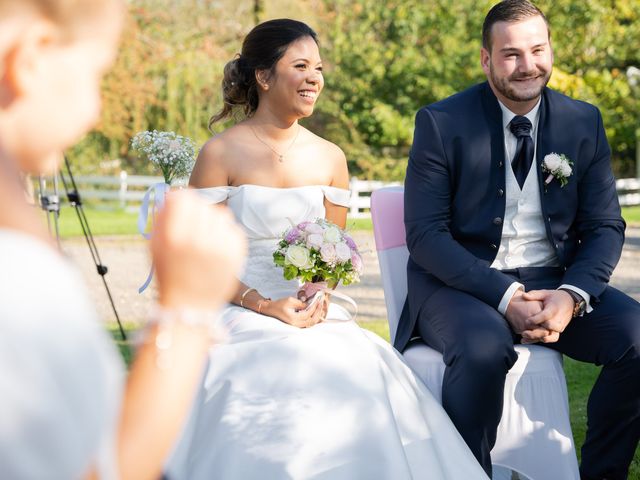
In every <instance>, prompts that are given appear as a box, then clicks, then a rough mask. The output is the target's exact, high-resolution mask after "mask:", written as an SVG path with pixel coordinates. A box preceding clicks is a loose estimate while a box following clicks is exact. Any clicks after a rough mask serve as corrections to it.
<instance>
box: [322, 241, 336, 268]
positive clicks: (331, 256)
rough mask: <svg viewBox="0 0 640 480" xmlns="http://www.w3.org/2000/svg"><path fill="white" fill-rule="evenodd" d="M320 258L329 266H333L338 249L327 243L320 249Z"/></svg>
mask: <svg viewBox="0 0 640 480" xmlns="http://www.w3.org/2000/svg"><path fill="white" fill-rule="evenodd" d="M320 256H321V257H322V260H323V261H325V262H326V263H328V264H333V263H335V261H336V247H335V246H334V245H333V244H332V243H325V244H324V245H323V246H322V248H321V249H320Z"/></svg>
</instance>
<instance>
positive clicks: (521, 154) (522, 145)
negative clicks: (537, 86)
mask: <svg viewBox="0 0 640 480" xmlns="http://www.w3.org/2000/svg"><path fill="white" fill-rule="evenodd" d="M509 129H510V130H511V133H513V134H514V135H515V136H516V138H517V139H518V144H517V146H516V154H515V156H514V157H513V160H512V161H511V167H512V168H513V173H514V175H515V176H516V180H518V184H519V185H520V189H522V186H523V185H524V181H525V180H526V179H527V175H528V174H529V170H530V169H531V163H532V162H533V139H532V138H531V122H530V121H529V119H528V118H527V117H523V116H522V115H516V116H515V117H513V120H511V123H510V124H509Z"/></svg>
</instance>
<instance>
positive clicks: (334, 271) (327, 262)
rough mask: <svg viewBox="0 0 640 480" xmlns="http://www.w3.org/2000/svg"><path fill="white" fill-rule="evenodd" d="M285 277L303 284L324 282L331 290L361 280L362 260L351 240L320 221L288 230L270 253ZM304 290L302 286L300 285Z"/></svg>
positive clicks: (343, 233) (334, 227) (325, 221)
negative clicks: (340, 284)
mask: <svg viewBox="0 0 640 480" xmlns="http://www.w3.org/2000/svg"><path fill="white" fill-rule="evenodd" d="M273 261H274V262H275V264H276V265H278V266H280V267H283V269H284V272H283V273H284V278H285V279H287V280H293V279H296V278H297V279H299V280H300V281H302V282H303V283H304V284H305V285H308V284H309V283H321V282H325V283H326V285H327V287H329V288H331V289H333V288H335V287H336V286H337V285H338V283H340V282H341V281H342V283H343V284H344V285H349V284H351V283H356V282H359V281H360V275H361V274H362V267H363V265H362V257H361V256H360V253H359V252H358V247H357V246H356V244H355V242H354V241H353V238H351V237H350V236H349V235H348V234H347V233H346V232H345V231H344V230H342V229H340V228H339V227H337V226H336V225H334V224H333V223H331V222H329V221H327V220H325V219H324V218H319V219H317V220H315V221H313V222H302V223H300V224H298V225H295V226H292V227H291V228H289V229H288V230H287V231H286V232H285V233H284V234H283V236H282V239H281V240H280V242H279V243H278V248H277V249H276V251H275V252H274V253H273ZM303 290H304V286H303Z"/></svg>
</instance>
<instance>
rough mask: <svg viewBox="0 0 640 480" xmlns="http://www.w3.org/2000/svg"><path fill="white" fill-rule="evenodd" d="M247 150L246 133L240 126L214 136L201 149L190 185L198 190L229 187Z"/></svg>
mask: <svg viewBox="0 0 640 480" xmlns="http://www.w3.org/2000/svg"><path fill="white" fill-rule="evenodd" d="M245 148H246V137H245V132H244V128H243V127H241V126H240V125H234V126H233V127H230V128H228V129H226V130H224V131H222V132H220V133H217V134H215V135H213V136H212V137H211V138H210V139H209V140H207V141H206V142H205V144H204V145H203V146H202V148H201V149H200V153H199V154H198V158H197V159H196V164H195V166H194V167H193V172H192V173H191V178H190V179H189V184H190V185H191V186H193V187H196V188H203V187H211V186H218V185H228V184H229V179H230V178H231V177H232V176H233V174H234V165H236V164H237V159H238V158H242V157H243V155H244V149H245Z"/></svg>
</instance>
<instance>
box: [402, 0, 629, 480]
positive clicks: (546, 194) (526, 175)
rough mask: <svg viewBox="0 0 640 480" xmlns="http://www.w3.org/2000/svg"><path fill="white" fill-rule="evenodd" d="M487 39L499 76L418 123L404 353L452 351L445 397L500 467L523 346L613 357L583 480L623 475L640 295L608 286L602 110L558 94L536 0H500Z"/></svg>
mask: <svg viewBox="0 0 640 480" xmlns="http://www.w3.org/2000/svg"><path fill="white" fill-rule="evenodd" d="M482 37H483V38H482V40H483V46H482V49H481V62H482V68H483V70H484V72H485V74H486V76H487V80H488V81H487V82H486V83H482V84H479V85H475V86H473V87H471V88H469V89H468V90H465V91H464V92H462V93H459V94H457V95H454V96H452V97H450V98H447V99H445V100H442V101H440V102H438V103H435V104H433V105H429V106H427V107H424V108H423V109H421V110H420V111H419V112H418V114H417V117H416V127H415V136H414V141H413V147H412V149H411V154H410V159H409V165H408V168H407V175H406V180H405V224H406V231H407V246H408V248H409V251H410V259H409V263H408V266H407V274H408V283H409V293H408V299H407V307H408V308H405V311H404V312H403V317H402V318H401V321H400V326H399V329H398V334H397V336H396V341H395V346H396V347H397V348H398V349H399V350H402V349H404V348H405V347H406V345H407V343H408V341H409V339H410V338H411V337H412V336H414V335H419V336H421V337H422V338H423V339H424V341H425V342H426V343H427V344H429V345H430V346H432V347H433V348H435V349H437V350H439V351H440V352H442V354H443V357H444V361H445V363H446V370H445V375H444V381H443V385H442V401H443V406H444V408H445V409H446V410H447V412H448V413H449V415H450V417H451V419H452V420H453V422H454V424H455V425H456V427H457V428H458V430H459V431H460V433H461V434H462V436H463V438H464V439H465V441H466V442H467V444H468V445H469V447H470V448H471V450H472V451H473V453H474V454H475V456H476V458H477V459H478V460H479V461H480V463H481V464H482V466H483V467H484V469H485V471H486V472H487V473H488V474H490V473H491V458H490V451H491V448H492V447H493V445H494V443H495V438H496V430H497V426H498V423H499V421H500V417H501V413H502V398H503V389H504V382H505V376H506V374H507V372H508V370H509V369H510V368H511V366H512V365H513V364H514V362H515V361H516V359H517V354H516V352H515V350H514V342H515V343H518V342H523V343H530V342H540V344H544V345H546V346H547V347H549V348H553V349H555V350H557V351H559V352H562V353H563V354H566V355H568V356H570V357H572V358H575V359H577V360H580V361H584V362H589V363H594V364H597V365H603V368H602V371H601V373H600V376H599V377H598V380H597V382H596V384H595V386H594V387H593V390H592V392H591V396H590V397H589V404H588V430H587V436H586V440H585V443H584V445H583V447H582V465H581V468H580V470H581V476H582V479H604V478H606V479H624V478H626V477H627V472H628V468H629V464H630V462H631V460H632V458H633V455H634V452H635V449H636V446H637V444H638V439H639V436H640V304H638V303H637V302H636V301H635V300H633V299H631V298H629V297H627V296H626V295H624V294H623V293H621V292H619V291H618V290H616V289H614V288H612V287H610V286H608V285H607V283H608V281H609V277H610V276H611V273H612V271H613V269H614V267H615V265H616V263H617V262H618V259H619V257H620V252H621V249H622V245H623V242H624V229H625V224H624V221H623V220H622V218H621V216H620V207H619V205H618V200H617V196H616V188H615V181H614V178H613V174H612V172H611V166H610V150H609V146H608V144H607V139H606V137H605V131H604V127H603V125H602V118H601V116H600V112H599V111H598V109H597V108H595V107H594V106H592V105H589V104H587V103H583V102H579V101H576V100H572V99H570V98H568V97H566V96H564V95H561V94H559V93H557V92H555V91H553V90H550V89H548V88H546V84H547V81H548V80H549V77H550V75H551V70H552V65H553V52H552V49H551V44H550V34H549V28H548V24H547V20H546V18H545V16H544V15H543V13H542V12H541V11H540V10H539V9H538V8H537V7H535V6H534V5H533V4H531V3H530V2H529V1H527V0H506V1H503V2H501V3H499V4H497V5H495V6H494V7H493V8H492V9H491V10H490V11H489V13H488V14H487V16H486V18H485V22H484V25H483V32H482ZM552 153H555V154H557V155H550V156H548V155H549V154H552ZM525 292H526V293H525ZM540 461H544V459H543V458H541V459H540Z"/></svg>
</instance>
